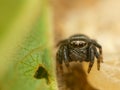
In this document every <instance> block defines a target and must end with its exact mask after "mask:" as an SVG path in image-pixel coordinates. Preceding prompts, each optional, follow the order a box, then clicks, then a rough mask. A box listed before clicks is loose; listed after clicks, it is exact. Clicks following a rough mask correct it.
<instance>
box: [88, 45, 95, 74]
mask: <svg viewBox="0 0 120 90" xmlns="http://www.w3.org/2000/svg"><path fill="white" fill-rule="evenodd" d="M89 59H90V63H89V67H88V73H89V72H90V71H91V68H92V66H93V64H94V50H93V49H92V47H90V48H89Z"/></svg>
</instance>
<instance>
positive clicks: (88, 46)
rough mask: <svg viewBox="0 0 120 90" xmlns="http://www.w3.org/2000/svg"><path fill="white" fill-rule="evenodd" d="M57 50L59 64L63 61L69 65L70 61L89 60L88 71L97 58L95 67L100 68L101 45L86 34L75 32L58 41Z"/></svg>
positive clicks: (101, 60)
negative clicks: (75, 33)
mask: <svg viewBox="0 0 120 90" xmlns="http://www.w3.org/2000/svg"><path fill="white" fill-rule="evenodd" d="M58 46H60V47H59V50H58V52H57V55H56V59H57V61H58V63H59V64H60V65H62V63H63V62H64V63H65V65H66V66H67V67H69V62H71V61H79V62H82V61H86V62H89V67H88V73H89V72H90V71H91V68H92V66H93V64H94V59H95V57H96V58H97V69H98V70H100V63H101V62H103V59H102V47H101V45H100V44H98V43H97V42H96V41H95V40H93V39H90V38H89V37H87V36H86V35H83V34H77V35H73V36H71V37H69V38H68V39H65V40H63V41H60V42H59V43H58Z"/></svg>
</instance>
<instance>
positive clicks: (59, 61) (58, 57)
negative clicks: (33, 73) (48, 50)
mask: <svg viewBox="0 0 120 90" xmlns="http://www.w3.org/2000/svg"><path fill="white" fill-rule="evenodd" d="M62 62H63V59H62V50H61V49H59V50H58V52H57V54H56V65H57V66H56V67H57V68H58V70H57V71H59V70H60V72H63V67H62Z"/></svg>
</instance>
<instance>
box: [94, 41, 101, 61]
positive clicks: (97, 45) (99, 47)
mask: <svg viewBox="0 0 120 90" xmlns="http://www.w3.org/2000/svg"><path fill="white" fill-rule="evenodd" d="M92 42H93V45H95V46H96V47H97V48H98V49H99V53H100V55H99V59H100V62H103V56H102V46H101V45H100V44H98V43H97V42H96V41H95V40H92Z"/></svg>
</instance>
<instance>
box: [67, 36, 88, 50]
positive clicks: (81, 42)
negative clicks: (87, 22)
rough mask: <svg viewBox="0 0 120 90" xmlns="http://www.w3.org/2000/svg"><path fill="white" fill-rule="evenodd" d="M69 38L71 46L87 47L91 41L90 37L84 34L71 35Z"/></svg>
mask: <svg viewBox="0 0 120 90" xmlns="http://www.w3.org/2000/svg"><path fill="white" fill-rule="evenodd" d="M68 40H69V43H70V45H71V46H73V47H77V48H81V49H83V48H86V47H87V46H88V42H89V38H88V37H87V36H85V35H82V34H78V35H74V36H71V37H70V38H69V39H68Z"/></svg>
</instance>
